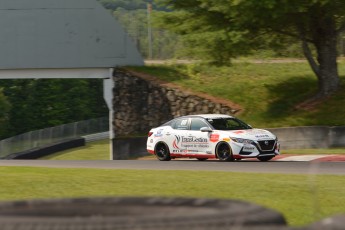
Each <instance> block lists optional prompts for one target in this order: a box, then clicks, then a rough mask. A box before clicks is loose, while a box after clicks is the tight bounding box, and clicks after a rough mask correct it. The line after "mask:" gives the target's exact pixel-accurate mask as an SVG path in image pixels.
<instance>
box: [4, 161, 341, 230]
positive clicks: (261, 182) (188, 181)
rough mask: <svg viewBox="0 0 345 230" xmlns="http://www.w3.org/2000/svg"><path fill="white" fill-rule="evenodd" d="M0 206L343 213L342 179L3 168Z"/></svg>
mask: <svg viewBox="0 0 345 230" xmlns="http://www.w3.org/2000/svg"><path fill="white" fill-rule="evenodd" d="M0 174H1V175H2V178H1V186H0V194H1V196H0V200H2V201H6V200H20V199H41V198H66V197H99V196H164V197H176V196H180V197H203V198H220V199H240V200H245V201H249V202H254V203H256V204H259V205H262V206H265V207H269V208H272V209H275V210H277V211H280V212H281V213H283V214H284V216H285V217H286V219H287V221H288V223H289V224H290V225H293V226H300V225H307V224H309V223H312V222H314V221H316V220H320V219H322V218H325V217H328V216H332V215H335V214H340V213H345V186H344V184H345V177H344V176H332V175H327V176H316V175H314V176H308V175H281V174H251V173H228V172H203V171H201V172H194V171H155V170H141V171H139V170H105V169H104V170H102V169H56V168H34V167H1V168H0Z"/></svg>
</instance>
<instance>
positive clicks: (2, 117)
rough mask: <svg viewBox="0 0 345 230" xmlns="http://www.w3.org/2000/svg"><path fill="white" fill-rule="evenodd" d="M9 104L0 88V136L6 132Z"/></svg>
mask: <svg viewBox="0 0 345 230" xmlns="http://www.w3.org/2000/svg"><path fill="white" fill-rule="evenodd" d="M9 110H10V104H9V102H8V101H7V98H6V97H5V96H4V94H3V93H2V88H0V138H1V137H2V136H4V135H5V134H6V131H7V129H8V112H9Z"/></svg>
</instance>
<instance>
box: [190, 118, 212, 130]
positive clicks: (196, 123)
mask: <svg viewBox="0 0 345 230" xmlns="http://www.w3.org/2000/svg"><path fill="white" fill-rule="evenodd" d="M202 127H208V125H207V124H206V122H204V121H203V120H201V119H198V118H193V119H192V123H191V126H190V129H191V130H200V129H201V128H202Z"/></svg>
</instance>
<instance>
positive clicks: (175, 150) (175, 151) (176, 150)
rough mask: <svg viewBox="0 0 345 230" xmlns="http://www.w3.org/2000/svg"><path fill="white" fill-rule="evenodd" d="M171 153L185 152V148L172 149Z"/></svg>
mask: <svg viewBox="0 0 345 230" xmlns="http://www.w3.org/2000/svg"><path fill="white" fill-rule="evenodd" d="M172 152H173V153H187V149H173V151H172Z"/></svg>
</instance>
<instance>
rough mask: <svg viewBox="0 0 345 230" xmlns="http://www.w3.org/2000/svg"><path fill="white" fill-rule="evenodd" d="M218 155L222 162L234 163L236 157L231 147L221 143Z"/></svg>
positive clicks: (217, 150)
mask: <svg viewBox="0 0 345 230" xmlns="http://www.w3.org/2000/svg"><path fill="white" fill-rule="evenodd" d="M216 155H217V158H218V159H219V160H220V161H233V160H234V157H233V155H232V150H231V148H230V146H229V145H228V144H227V143H225V142H223V143H219V144H218V145H217V148H216Z"/></svg>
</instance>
